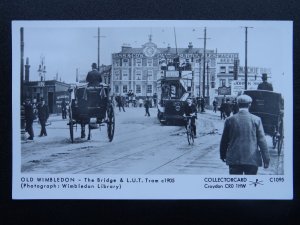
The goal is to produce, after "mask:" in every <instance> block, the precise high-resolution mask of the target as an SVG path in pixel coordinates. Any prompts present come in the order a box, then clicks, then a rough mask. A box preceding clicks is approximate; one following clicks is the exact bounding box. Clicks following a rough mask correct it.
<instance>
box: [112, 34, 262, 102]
mask: <svg viewBox="0 0 300 225" xmlns="http://www.w3.org/2000/svg"><path fill="white" fill-rule="evenodd" d="M178 56H179V60H180V62H179V63H180V64H181V65H189V66H191V71H192V73H193V74H192V76H193V79H192V80H193V81H192V82H193V85H192V87H193V88H192V89H193V90H192V95H193V96H194V97H200V96H203V93H204V97H205V98H206V99H207V102H208V103H210V102H212V100H213V99H214V97H216V96H217V95H218V88H219V87H222V86H227V87H230V84H231V82H232V80H234V79H243V78H244V67H241V66H240V65H239V61H240V59H239V54H238V53H217V50H209V49H206V54H205V62H204V50H203V48H194V47H193V45H192V43H191V42H190V43H189V44H188V46H187V47H186V48H171V47H167V48H160V47H158V46H157V45H156V44H155V43H153V42H152V40H151V36H150V37H149V41H148V42H147V43H145V44H144V45H142V47H141V48H133V47H131V46H129V45H123V46H122V49H121V51H120V52H119V53H113V54H112V69H111V78H112V79H111V82H110V84H111V88H112V92H113V93H114V94H115V95H118V94H121V95H125V94H127V93H128V91H129V90H132V91H133V93H134V94H135V95H136V96H137V97H139V96H140V97H145V96H152V95H153V94H154V93H155V92H156V89H157V80H158V79H159V78H160V76H161V73H162V71H161V67H162V66H163V65H165V64H168V62H171V61H172V60H174V58H176V57H178ZM204 66H205V71H204ZM261 70H262V69H259V68H254V67H248V71H249V73H248V77H249V78H252V77H253V78H254V77H255V76H260V72H261ZM204 72H205V74H204ZM203 76H205V79H203ZM203 81H204V82H205V84H204V85H203ZM203 88H205V90H204V91H203Z"/></svg>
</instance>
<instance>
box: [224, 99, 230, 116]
mask: <svg viewBox="0 0 300 225" xmlns="http://www.w3.org/2000/svg"><path fill="white" fill-rule="evenodd" d="M223 111H224V113H225V116H226V117H229V116H230V114H231V104H230V100H229V99H226V103H225V104H224V105H223ZM224 119H225V118H224Z"/></svg>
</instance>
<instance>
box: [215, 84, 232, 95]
mask: <svg viewBox="0 0 300 225" xmlns="http://www.w3.org/2000/svg"><path fill="white" fill-rule="evenodd" d="M230 94H231V88H230V87H225V86H224V87H219V88H218V95H230Z"/></svg>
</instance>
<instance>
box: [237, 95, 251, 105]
mask: <svg viewBox="0 0 300 225" xmlns="http://www.w3.org/2000/svg"><path fill="white" fill-rule="evenodd" d="M237 102H238V103H251V102H252V98H251V97H250V96H248V95H240V96H238V97H237Z"/></svg>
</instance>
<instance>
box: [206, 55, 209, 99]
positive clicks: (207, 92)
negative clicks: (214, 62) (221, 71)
mask: <svg viewBox="0 0 300 225" xmlns="http://www.w3.org/2000/svg"><path fill="white" fill-rule="evenodd" d="M208 63H209V61H207V63H206V70H207V72H206V73H207V89H206V96H207V97H209V70H208V68H209V67H208Z"/></svg>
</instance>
